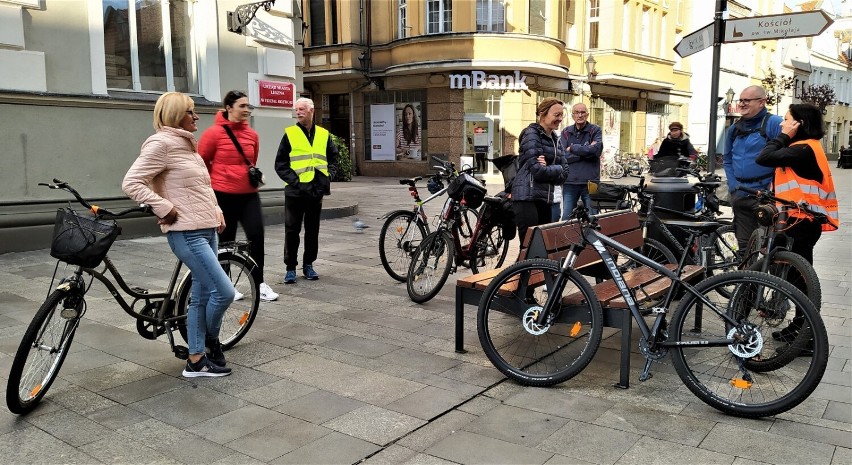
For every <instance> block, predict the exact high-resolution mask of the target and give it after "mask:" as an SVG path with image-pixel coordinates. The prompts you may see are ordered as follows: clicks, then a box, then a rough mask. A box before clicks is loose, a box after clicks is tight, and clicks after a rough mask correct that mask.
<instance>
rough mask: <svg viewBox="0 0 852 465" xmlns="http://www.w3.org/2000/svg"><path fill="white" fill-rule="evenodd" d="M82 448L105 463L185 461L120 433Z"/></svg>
mask: <svg viewBox="0 0 852 465" xmlns="http://www.w3.org/2000/svg"><path fill="white" fill-rule="evenodd" d="M80 450H81V451H83V452H85V453H87V454H89V455H90V456H92V457H94V458H96V459H97V460H100V461H101V462H103V463H126V464H131V463H132V464H151V465H154V464H156V465H161V464H163V465H181V464H182V463H183V462H180V461H178V460H176V459H174V458H172V457H168V456H166V455H165V454H163V453H161V452H159V451H156V450H154V449H151V448H150V447H146V446H143V445H141V444H139V443H137V442H135V441H133V440H130V439H129V438H126V437H124V436H121V435H118V434H109V435H105V437H104V438H103V439H101V440H98V441H95V442H91V443H89V444H86V445H83V446H81V447H80ZM232 463H233V462H232Z"/></svg>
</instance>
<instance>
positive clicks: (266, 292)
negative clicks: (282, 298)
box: [260, 283, 278, 302]
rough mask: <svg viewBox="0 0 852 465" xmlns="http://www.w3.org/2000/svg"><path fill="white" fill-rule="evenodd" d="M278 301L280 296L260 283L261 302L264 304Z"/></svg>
mask: <svg viewBox="0 0 852 465" xmlns="http://www.w3.org/2000/svg"><path fill="white" fill-rule="evenodd" d="M277 299H278V294H277V293H276V292H275V291H273V290H272V288H271V287H269V286H268V285H267V284H266V283H260V300H262V301H264V302H272V301H273V300H277Z"/></svg>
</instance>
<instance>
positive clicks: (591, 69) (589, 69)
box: [586, 55, 598, 81]
mask: <svg viewBox="0 0 852 465" xmlns="http://www.w3.org/2000/svg"><path fill="white" fill-rule="evenodd" d="M596 64H597V61H595V57H593V56H592V55H589V58H586V75H587V76H588V78H589V81H591V80H592V79H594V77H595V76H597V74H598V72H597V71H595V65H596Z"/></svg>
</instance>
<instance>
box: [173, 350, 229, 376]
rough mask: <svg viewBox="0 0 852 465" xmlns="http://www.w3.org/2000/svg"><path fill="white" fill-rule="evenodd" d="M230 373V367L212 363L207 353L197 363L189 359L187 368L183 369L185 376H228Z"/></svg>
mask: <svg viewBox="0 0 852 465" xmlns="http://www.w3.org/2000/svg"><path fill="white" fill-rule="evenodd" d="M230 374H231V369H230V368H225V367H220V366H219V365H216V364H214V363H211V362H210V360H208V359H207V355H202V356H201V360H199V361H197V362H195V363H192V362H190V361H189V360H187V361H186V368H184V369H183V373H182V375H183V377H184V378H201V377H220V376H228V375H230Z"/></svg>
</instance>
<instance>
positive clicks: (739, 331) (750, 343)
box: [728, 325, 763, 358]
mask: <svg viewBox="0 0 852 465" xmlns="http://www.w3.org/2000/svg"><path fill="white" fill-rule="evenodd" d="M735 336H736V337H735ZM728 339H736V340H738V342H735V343H733V344H730V345H729V346H728V349H729V350H730V351H731V352H732V353H733V354H734V355H736V356H737V357H740V358H752V357H755V356H757V355H758V354H760V351H761V350H763V336H762V335H761V334H760V331H757V328H754V327H753V326H750V325H747V326H741V327H738V328H731V330H730V331H728Z"/></svg>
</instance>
